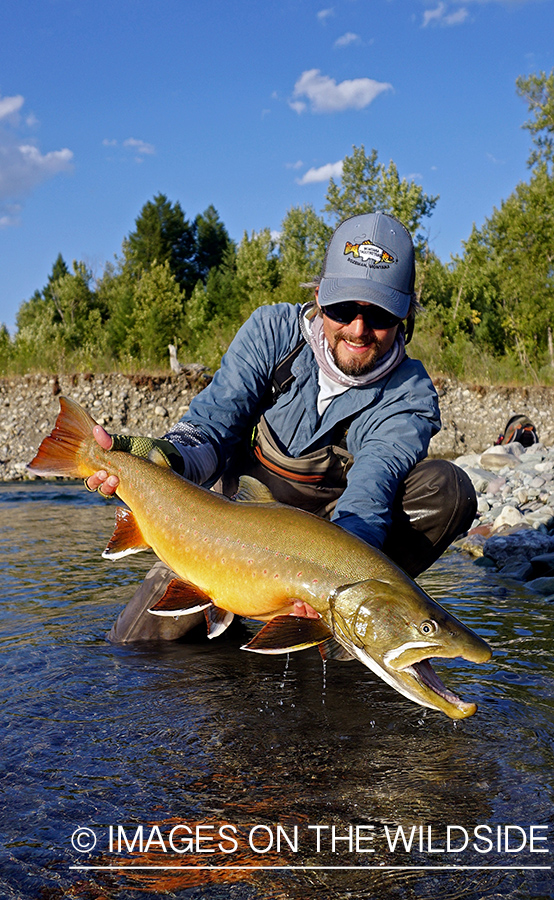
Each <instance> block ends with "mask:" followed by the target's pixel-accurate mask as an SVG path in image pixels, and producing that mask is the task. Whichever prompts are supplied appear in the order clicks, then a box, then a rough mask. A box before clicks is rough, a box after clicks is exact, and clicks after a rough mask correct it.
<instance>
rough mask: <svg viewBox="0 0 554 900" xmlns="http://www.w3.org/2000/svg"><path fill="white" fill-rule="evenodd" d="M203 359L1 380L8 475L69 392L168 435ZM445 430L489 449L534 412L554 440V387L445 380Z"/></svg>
mask: <svg viewBox="0 0 554 900" xmlns="http://www.w3.org/2000/svg"><path fill="white" fill-rule="evenodd" d="M208 381H209V375H208V374H207V372H206V370H205V369H203V368H202V367H200V366H189V367H186V368H185V371H184V372H183V373H181V374H180V375H167V376H150V375H121V374H114V375H92V374H79V375H60V376H46V375H24V376H20V377H13V378H2V379H0V410H1V413H2V414H1V417H0V481H14V480H15V481H17V480H21V479H23V478H25V477H27V475H26V472H25V465H26V463H27V462H29V460H30V459H32V457H33V455H34V453H35V451H36V449H37V447H38V445H39V443H40V441H41V440H42V438H43V437H44V436H45V435H46V434H47V433H48V432H49V431H50V430H51V428H52V426H53V424H54V422H55V420H56V415H57V413H58V409H59V403H58V399H57V398H58V395H59V394H66V395H67V396H70V397H73V399H75V400H77V402H78V403H81V404H82V405H83V406H85V408H86V409H88V410H89V412H90V413H91V414H92V415H93V416H94V418H95V419H96V420H97V421H98V422H100V424H102V425H104V426H105V427H106V428H107V429H108V431H115V432H122V433H127V434H133V433H136V434H145V435H149V436H151V437H155V436H158V437H159V436H160V435H162V434H164V432H165V431H166V430H167V429H168V427H169V425H171V424H172V423H174V422H176V421H177V420H178V419H179V418H180V417H181V416H182V415H183V414H184V413H185V412H186V410H187V409H188V406H189V404H190V402H191V400H192V398H193V397H194V395H195V394H196V393H198V391H199V390H201V389H202V387H203V386H204V385H205V384H206V383H208ZM436 387H437V390H438V393H439V397H440V406H441V416H442V422H443V427H442V430H441V431H440V432H439V434H438V435H436V436H435V437H434V438H433V440H432V441H431V447H430V455H432V456H436V457H447V458H450V459H453V458H455V457H457V456H460V455H464V454H467V453H482V452H483V450H485V449H486V448H487V447H489V446H490V445H491V444H493V443H494V441H495V440H496V438H497V436H498V434H499V433H500V432H501V431H503V429H504V426H505V424H506V422H507V420H508V419H509V418H510V416H512V415H514V414H515V413H521V412H524V413H526V414H527V415H528V416H529V417H530V418H531V420H532V421H533V422H534V424H535V426H536V428H537V431H538V433H539V436H540V439H541V441H542V443H543V444H545V446H551V445H554V416H553V415H552V410H553V408H554V389H553V388H542V387H537V388H534V387H525V388H521V387H520V388H509V387H483V386H476V385H468V384H463V383H461V382H456V381H453V380H450V379H443V378H441V379H437V382H436Z"/></svg>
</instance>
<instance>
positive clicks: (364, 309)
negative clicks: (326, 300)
mask: <svg viewBox="0 0 554 900" xmlns="http://www.w3.org/2000/svg"><path fill="white" fill-rule="evenodd" d="M323 313H324V315H326V316H328V317H329V318H330V319H333V321H335V322H340V323H341V325H348V324H349V323H350V322H352V321H353V320H354V319H355V318H356V316H359V315H360V314H361V315H362V316H363V320H364V322H365V324H366V325H367V327H368V328H377V329H383V328H393V327H394V326H395V325H398V324H399V323H400V322H401V319H399V318H397V316H393V314H392V313H390V312H387V310H386V309H381V307H380V306H361V305H360V304H359V303H354V302H349V301H347V302H346V303H332V304H330V306H324V307H323Z"/></svg>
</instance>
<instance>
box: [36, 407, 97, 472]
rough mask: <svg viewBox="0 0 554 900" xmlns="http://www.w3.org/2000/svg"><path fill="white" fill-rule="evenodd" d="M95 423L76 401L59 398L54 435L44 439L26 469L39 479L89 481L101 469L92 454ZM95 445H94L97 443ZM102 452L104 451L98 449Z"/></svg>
mask: <svg viewBox="0 0 554 900" xmlns="http://www.w3.org/2000/svg"><path fill="white" fill-rule="evenodd" d="M95 425H96V422H95V421H94V419H93V418H92V417H91V416H89V414H88V413H87V412H86V411H85V410H84V409H83V408H82V407H81V406H79V404H78V403H76V402H75V401H74V400H70V399H69V397H60V412H59V414H58V418H57V419H56V424H55V426H54V429H53V431H52V433H51V434H50V435H49V436H48V437H46V438H44V440H43V441H42V443H41V445H40V447H39V448H38V451H37V455H36V456H35V458H34V459H33V460H32V462H30V463H29V465H28V466H27V468H28V469H30V470H31V471H32V472H34V473H35V474H37V475H65V476H66V477H69V478H86V477H87V476H88V475H91V474H92V472H94V471H96V469H97V468H100V465H101V464H100V459H98V461H94V460H93V458H92V454H91V452H90V448H91V441H92V442H94V439H93V437H92V429H93V428H94V426H95ZM94 443H95V442H94ZM98 450H99V451H100V453H101V452H102V451H101V448H100V447H98Z"/></svg>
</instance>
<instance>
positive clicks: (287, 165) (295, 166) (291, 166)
mask: <svg viewBox="0 0 554 900" xmlns="http://www.w3.org/2000/svg"><path fill="white" fill-rule="evenodd" d="M303 165H304V163H303V162H302V160H301V159H297V160H296V162H293V163H285V168H286V169H301V168H302V166H303Z"/></svg>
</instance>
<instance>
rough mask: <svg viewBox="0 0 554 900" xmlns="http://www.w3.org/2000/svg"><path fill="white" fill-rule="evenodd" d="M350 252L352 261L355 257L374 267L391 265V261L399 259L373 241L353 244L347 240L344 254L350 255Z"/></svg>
mask: <svg viewBox="0 0 554 900" xmlns="http://www.w3.org/2000/svg"><path fill="white" fill-rule="evenodd" d="M349 253H351V254H352V257H351V259H352V261H353V260H354V259H356V260H361V262H362V264H363V263H365V264H366V265H368V266H372V267H373V266H390V264H391V263H395V262H397V261H398V260H397V259H396V258H395V257H394V256H393V255H392V254H391V253H389V252H388V250H385V249H384V247H379V245H378V244H374V243H373V241H362V242H361V244H351V243H350V241H347V242H346V244H345V245H344V255H345V256H348V254H349Z"/></svg>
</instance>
